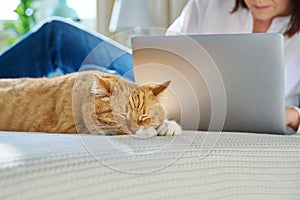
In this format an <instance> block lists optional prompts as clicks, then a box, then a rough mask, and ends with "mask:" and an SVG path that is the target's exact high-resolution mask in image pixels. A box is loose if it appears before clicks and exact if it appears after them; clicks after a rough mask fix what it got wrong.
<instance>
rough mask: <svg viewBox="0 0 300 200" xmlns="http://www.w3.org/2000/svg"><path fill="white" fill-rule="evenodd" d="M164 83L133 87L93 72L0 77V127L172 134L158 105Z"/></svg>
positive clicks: (173, 127)
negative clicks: (49, 75)
mask: <svg viewBox="0 0 300 200" xmlns="http://www.w3.org/2000/svg"><path fill="white" fill-rule="evenodd" d="M168 84H169V82H166V83H164V84H161V85H155V86H150V85H145V86H138V85H136V84H135V83H132V82H129V81H126V80H124V79H122V78H120V77H118V76H115V75H111V74H106V73H102V72H98V71H86V72H77V73H72V74H68V75H65V76H61V77H54V78H20V79H0V130H2V131H26V132H27V131H29V132H46V133H92V134H135V133H136V132H138V131H141V130H143V131H146V132H149V133H150V134H151V135H177V134H180V133H181V128H180V126H179V125H177V124H176V123H175V122H170V121H168V120H166V119H165V117H166V115H165V112H164V110H163V108H162V106H161V105H160V103H159V96H160V94H161V92H163V91H164V90H165V89H166V87H167V86H168Z"/></svg>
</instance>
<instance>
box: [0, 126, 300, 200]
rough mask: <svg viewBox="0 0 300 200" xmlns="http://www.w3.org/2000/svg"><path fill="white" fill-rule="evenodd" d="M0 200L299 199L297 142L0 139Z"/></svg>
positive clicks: (255, 137) (225, 137)
mask: <svg viewBox="0 0 300 200" xmlns="http://www.w3.org/2000/svg"><path fill="white" fill-rule="evenodd" d="M0 199H1V200H17V199H21V200H23V199H24V200H27V199H28V200H29V199H30V200H34V199H37V200H47V199H55V200H60V199H97V200H98V199H101V200H105V199H117V200H120V199H122V200H123V199H130V200H138V199H164V200H165V199H201V200H204V199H207V200H213V199H222V200H223V199H238V200H247V199H255V200H257V199H263V200H270V199H271V200H273V199H278V200H284V199H288V200H290V199H295V200H299V199H300V137H299V136H298V137H297V136H278V135H265V134H247V133H222V134H219V133H209V134H206V133H205V132H198V133H195V132H188V131H185V132H184V134H183V135H181V136H177V137H154V138H147V139H146V138H145V139H141V138H137V137H132V136H117V137H116V136H109V137H106V136H92V135H61V134H56V135H55V134H41V133H39V134H38V133H7V132H0Z"/></svg>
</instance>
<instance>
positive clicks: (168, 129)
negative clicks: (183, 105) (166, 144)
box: [157, 120, 182, 136]
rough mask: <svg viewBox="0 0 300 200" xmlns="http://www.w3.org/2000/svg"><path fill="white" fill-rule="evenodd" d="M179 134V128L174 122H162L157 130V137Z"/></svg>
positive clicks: (180, 131)
mask: <svg viewBox="0 0 300 200" xmlns="http://www.w3.org/2000/svg"><path fill="white" fill-rule="evenodd" d="M181 133H182V129H181V126H179V125H178V124H177V123H176V122H175V121H169V120H164V122H163V123H162V124H161V125H160V126H159V127H158V128H157V135H159V136H172V135H180V134H181Z"/></svg>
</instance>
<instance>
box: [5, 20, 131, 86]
mask: <svg viewBox="0 0 300 200" xmlns="http://www.w3.org/2000/svg"><path fill="white" fill-rule="evenodd" d="M103 38H105V37H101V35H99V36H98V35H96V34H92V33H90V32H88V31H85V30H83V29H82V28H79V27H78V26H76V25H75V24H72V23H69V22H66V21H64V20H58V19H55V20H49V21H47V22H45V23H43V24H42V25H41V26H39V27H36V28H35V29H34V30H33V31H31V32H30V33H28V34H27V35H25V36H24V38H23V39H22V40H21V41H20V42H18V43H17V44H16V45H14V46H13V47H11V48H10V49H8V50H7V51H5V52H4V53H3V54H2V55H0V78H18V77H44V76H46V77H47V76H48V75H49V74H51V73H56V72H61V73H62V74H66V73H71V72H75V71H78V70H80V68H81V67H82V66H84V65H93V66H99V70H103V71H108V72H114V73H116V74H118V75H120V76H123V77H125V78H127V79H129V80H132V81H133V80H134V75H133V64H132V55H131V54H130V53H128V52H127V51H125V50H123V49H122V48H119V47H118V46H117V45H115V44H114V42H111V41H109V40H105V41H104V39H103ZM94 69H95V67H94Z"/></svg>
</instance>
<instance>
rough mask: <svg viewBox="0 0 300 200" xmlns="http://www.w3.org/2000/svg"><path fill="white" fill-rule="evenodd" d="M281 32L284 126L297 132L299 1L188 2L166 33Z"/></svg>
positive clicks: (299, 85) (299, 58)
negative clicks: (283, 65)
mask: <svg viewBox="0 0 300 200" xmlns="http://www.w3.org/2000/svg"><path fill="white" fill-rule="evenodd" d="M265 32H267V33H272V32H273V33H274V32H276V33H282V34H283V35H284V38H285V39H284V40H285V47H284V51H285V78H286V86H285V100H286V112H285V113H286V125H287V126H289V127H290V128H292V129H293V130H294V131H297V132H300V128H299V124H300V109H299V102H300V53H299V47H300V1H299V0H226V1H224V0H213V1H212V0H190V1H189V2H188V3H187V5H186V6H185V8H184V10H183V11H182V13H181V15H180V16H179V17H178V18H177V19H176V20H175V21H174V23H173V24H172V25H171V26H170V27H169V29H168V31H167V34H218V33H222V34H224V33H265Z"/></svg>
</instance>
